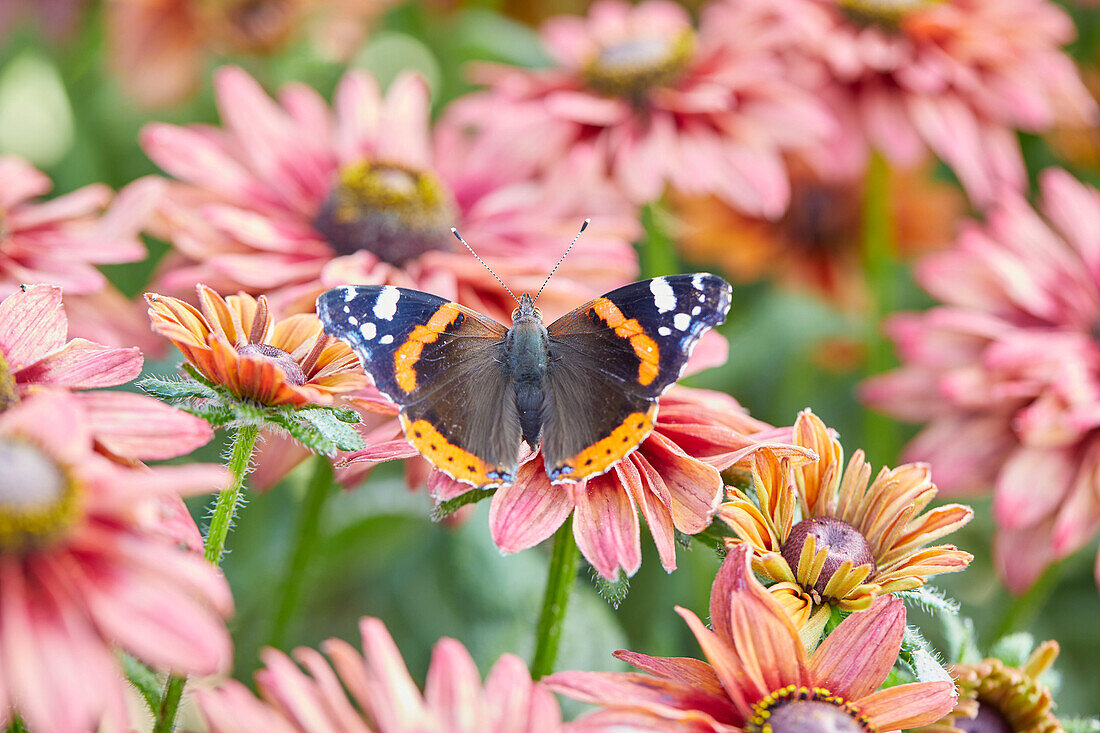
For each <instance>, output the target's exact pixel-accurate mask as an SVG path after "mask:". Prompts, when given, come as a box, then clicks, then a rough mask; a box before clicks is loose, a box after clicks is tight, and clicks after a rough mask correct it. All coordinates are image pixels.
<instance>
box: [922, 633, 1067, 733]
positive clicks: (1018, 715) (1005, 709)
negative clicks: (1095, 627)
mask: <svg viewBox="0 0 1100 733" xmlns="http://www.w3.org/2000/svg"><path fill="white" fill-rule="evenodd" d="M1058 651H1059V648H1058V642H1056V641H1044V642H1043V643H1042V644H1040V645H1039V646H1038V647H1036V649H1035V651H1033V652H1032V653H1031V656H1029V657H1028V658H1027V660H1026V661H1025V662H1024V663H1023V664H1021V665H1020V666H1019V667H1012V666H1010V665H1008V664H1005V663H1004V662H1003V661H1001V660H1000V659H997V658H995V657H991V658H988V659H983V660H982V661H981V662H978V663H977V664H956V665H954V666H952V667H951V668H950V670H949V671H950V672H951V676H952V677H954V678H955V679H956V680H958V685H959V703H958V705H956V706H955V709H954V710H952V711H951V712H950V713H949V714H948V715H946V716H944V717H943V718H942V719H941V720H938V721H936V722H935V723H933V724H931V725H926V726H923V727H921V728H918V729H917V733H967V731H985V730H1008V731H1013V730H1026V731H1028V732H1029V733H1062V724H1061V722H1059V720H1058V718H1057V717H1055V715H1054V712H1053V708H1054V700H1053V698H1052V696H1051V694H1050V689H1049V688H1047V686H1046V685H1044V684H1043V683H1042V682H1040V681H1039V677H1040V675H1042V674H1043V672H1045V671H1046V670H1047V669H1048V668H1049V667H1050V665H1052V664H1054V660H1055V659H1057V657H1058Z"/></svg>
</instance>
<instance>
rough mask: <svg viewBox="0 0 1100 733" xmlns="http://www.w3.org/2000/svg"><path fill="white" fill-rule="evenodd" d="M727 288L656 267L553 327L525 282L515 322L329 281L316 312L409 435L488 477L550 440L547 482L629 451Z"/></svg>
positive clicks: (394, 290) (502, 475)
mask: <svg viewBox="0 0 1100 733" xmlns="http://www.w3.org/2000/svg"><path fill="white" fill-rule="evenodd" d="M587 224H588V222H587V221H586V222H585V225H586V226H587ZM452 231H453V230H452ZM581 231H582V232H583V231H584V227H582V228H581ZM454 234H455V236H456V237H458V239H459V241H462V243H463V244H466V243H465V241H463V240H462V238H461V237H460V236H459V235H458V232H454ZM578 236H579V234H578ZM573 242H574V243H575V242H576V239H575V238H574V240H573ZM466 246H467V247H469V245H466ZM572 246H573V245H572V244H571V245H570V249H572ZM568 251H569V250H566V254H568ZM471 252H473V250H471ZM474 256H475V257H476V256H477V255H476V254H475V255H474ZM563 259H564V256H563ZM478 260H479V261H480V260H481V258H480V257H479V258H478ZM482 264H484V262H483V263H482ZM559 264H560V261H559ZM486 267H488V266H486ZM554 269H555V270H556V269H557V267H556V266H555V268H554ZM490 272H491V270H490ZM550 274H551V275H553V274H554V273H553V271H552V272H551V273H550ZM549 279H550V278H549V277H547V280H548V281H549ZM498 280H499V278H498ZM501 285H504V283H503V282H501ZM545 286H546V283H543V287H544V288H545ZM504 287H505V289H506V290H508V293H509V294H511V295H512V297H513V298H515V295H514V294H512V291H511V290H509V289H508V287H507V286H506V285H505V286H504ZM541 293H542V289H540V290H539V294H541ZM732 294H733V289H732V288H731V287H730V284H729V283H727V282H726V281H725V280H723V279H722V278H720V277H716V276H714V275H710V274H707V273H696V274H689V275H671V276H669V277H656V278H653V279H651V280H642V281H640V282H635V283H631V284H630V285H626V286H623V287H621V288H619V289H617V290H612V291H611V292H610V293H607V294H606V295H604V296H603V297H600V298H596V299H595V300H593V301H591V302H589V303H586V304H584V305H582V306H581V307H580V308H577V309H576V310H574V311H573V312H571V313H568V314H566V315H564V316H562V317H561V318H559V319H558V320H556V321H554V322H553V323H551V324H550V325H549V326H544V325H543V323H542V313H541V312H540V311H539V309H538V308H536V307H535V301H536V300H537V299H538V295H536V296H535V297H534V298H532V297H531V296H530V295H529V294H527V293H524V294H523V297H522V298H516V300H517V302H518V303H519V307H518V308H516V309H515V310H514V311H512V326H511V328H508V327H506V326H504V325H502V324H500V323H497V322H496V321H494V320H492V319H491V318H487V317H486V316H483V315H481V314H479V313H476V312H474V311H472V310H470V309H469V308H466V307H464V306H461V305H459V304H458V303H453V302H451V301H448V300H446V299H444V298H440V297H438V296H436V295H432V294H430V293H425V292H421V291H419V290H409V289H406V288H398V287H394V286H392V285H351V286H347V287H339V288H333V289H332V290H329V291H327V292H325V293H323V294H322V295H321V296H320V297H319V298H318V299H317V315H318V316H319V317H320V319H321V322H322V323H323V324H324V327H325V332H326V333H328V334H330V335H333V336H336V337H338V338H341V339H343V340H345V341H347V342H348V343H349V344H350V345H351V347H352V348H353V349H354V350H355V352H356V353H357V354H358V355H359V358H360V360H361V361H362V362H363V368H364V369H365V370H366V372H367V373H368V374H369V375H370V376H371V377H372V378H373V380H374V384H375V386H376V387H377V388H378V389H379V390H380V391H381V392H382V393H383V394H384V395H386V396H387V397H388V398H389V399H391V400H393V401H394V402H395V403H396V404H397V405H399V406H400V408H401V413H400V419H401V425H402V427H403V429H404V431H405V437H406V438H407V439H408V440H409V442H410V443H411V444H412V445H413V446H414V447H415V448H416V449H417V450H418V451H420V453H421V454H422V455H423V456H424V457H425V458H427V459H428V460H429V461H431V463H432V464H433V465H434V466H435V467H436V468H438V469H439V470H441V471H443V472H444V473H446V474H447V475H448V476H450V477H452V478H454V479H456V480H458V481H462V482H465V483H468V484H472V485H474V486H478V487H482V488H486V487H495V486H502V485H504V484H508V483H511V482H512V481H513V480H514V478H515V475H516V468H517V465H518V461H519V449H520V444H521V442H526V443H527V445H529V446H531V448H532V449H533V448H536V447H537V446H538V445H539V443H540V441H541V443H542V453H543V458H544V461H545V464H546V472H547V474H548V475H549V477H550V481H551V482H552V483H561V482H576V481H581V480H583V479H585V478H588V477H590V476H596V475H599V474H601V473H605V472H606V471H608V470H609V469H611V467H612V466H614V465H615V464H616V463H618V462H619V461H621V460H622V459H623V458H624V457H626V456H627V455H629V454H630V453H631V452H632V451H634V449H636V448H637V447H638V445H639V444H640V443H641V442H642V441H643V440H645V438H646V436H648V435H649V433H650V431H652V430H653V426H654V423H655V421H656V419H657V398H658V397H660V396H661V394H662V393H663V392H664V391H665V390H667V389H668V388H669V387H670V386H671V385H672V384H673V383H675V382H676V380H677V379H679V377H680V373H681V372H682V371H683V369H684V365H685V364H686V363H687V360H688V356H689V355H690V353H691V350H692V348H693V347H694V346H695V344H696V343H697V342H698V341H699V339H700V337H701V336H702V335H703V334H704V333H705V332H706V331H707V330H708V329H710V328H712V327H713V326H716V325H718V324H720V323H722V322H723V321H724V320H725V318H726V313H727V312H728V311H729V307H730V299H731V297H732Z"/></svg>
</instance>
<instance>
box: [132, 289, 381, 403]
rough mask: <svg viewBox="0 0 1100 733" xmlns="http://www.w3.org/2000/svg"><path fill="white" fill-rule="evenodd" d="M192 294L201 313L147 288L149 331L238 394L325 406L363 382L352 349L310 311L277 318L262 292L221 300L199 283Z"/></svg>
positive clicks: (268, 399) (261, 401) (261, 399)
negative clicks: (329, 333)
mask: <svg viewBox="0 0 1100 733" xmlns="http://www.w3.org/2000/svg"><path fill="white" fill-rule="evenodd" d="M198 293H199V304H200V306H201V308H202V310H201V312H200V311H199V310H197V309H195V308H194V307H192V306H190V305H188V304H187V303H184V302H183V301H181V300H177V299H176V298H170V297H167V296H164V295H157V294H156V293H146V295H145V300H146V302H148V303H149V319H150V320H151V321H152V324H153V330H154V331H157V332H158V333H160V334H161V335H162V336H165V337H166V338H168V339H169V340H170V341H171V342H172V343H174V344H175V345H176V347H177V348H178V349H179V350H180V351H181V352H182V353H183V355H184V356H185V357H186V358H187V361H189V362H191V364H192V365H194V366H195V368H196V369H198V370H199V371H200V372H202V374H203V375H204V376H205V377H206V378H207V379H209V380H210V381H211V382H214V383H215V384H219V385H221V386H223V387H225V388H226V389H227V390H229V391H230V392H231V393H232V394H234V395H236V396H237V397H240V398H242V399H246V400H252V401H255V402H258V403H260V404H263V405H293V406H295V407H301V406H302V405H306V404H309V403H313V404H319V405H328V404H331V403H332V401H333V396H334V395H337V394H345V393H348V392H352V391H354V390H357V389H362V388H363V387H365V386H366V385H367V384H368V382H367V377H366V375H365V374H364V373H363V372H362V370H361V369H360V367H359V360H358V358H357V357H356V356H355V354H354V353H353V352H352V351H351V349H350V348H348V346H347V344H345V343H343V342H342V341H339V340H337V339H330V338H329V337H328V336H326V335H325V334H324V332H323V331H322V329H321V322H320V321H319V320H317V317H316V316H314V315H311V314H300V315H295V316H291V317H289V318H286V319H284V320H282V321H278V322H275V321H274V320H273V319H272V318H271V316H270V313H269V311H268V307H267V299H266V298H265V297H264V296H262V295H261V296H260V298H259V299H258V300H257V299H255V298H253V297H252V296H250V295H246V294H244V293H239V294H237V295H231V296H229V297H228V298H225V299H223V298H222V297H221V296H220V295H218V294H217V293H216V292H214V291H213V290H211V289H210V288H208V287H206V286H205V285H199V286H198Z"/></svg>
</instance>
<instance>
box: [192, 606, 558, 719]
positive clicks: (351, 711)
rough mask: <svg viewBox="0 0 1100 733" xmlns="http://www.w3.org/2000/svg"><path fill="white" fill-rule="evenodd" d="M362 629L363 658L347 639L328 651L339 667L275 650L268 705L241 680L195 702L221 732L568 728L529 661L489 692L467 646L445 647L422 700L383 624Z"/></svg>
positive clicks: (264, 686)
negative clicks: (529, 668)
mask: <svg viewBox="0 0 1100 733" xmlns="http://www.w3.org/2000/svg"><path fill="white" fill-rule="evenodd" d="M359 629H360V632H361V633H362V638H363V651H362V653H360V652H359V651H358V650H356V649H355V648H354V647H352V646H351V645H350V644H348V643H347V642H345V641H342V640H340V639H329V640H328V641H326V642H325V643H324V644H322V645H321V648H322V649H323V650H324V652H325V654H327V655H328V657H329V659H330V660H331V663H330V662H329V661H326V660H325V658H324V656H322V655H321V654H320V653H319V652H317V651H315V650H313V649H309V648H304V647H303V648H299V649H297V650H295V651H294V660H296V661H297V662H298V663H299V664H301V665H302V667H305V671H303V670H302V669H301V668H300V667H299V666H298V665H296V664H295V663H294V660H292V659H291V658H290V657H288V656H287V655H285V654H283V653H282V652H280V651H277V650H275V649H267V650H265V651H264V652H263V654H262V657H263V661H264V664H265V667H264V669H262V670H260V671H259V672H257V673H256V686H257V687H258V688H259V691H260V697H261V698H262V699H257V698H256V697H255V696H253V694H252V693H251V692H249V690H248V688H247V687H245V686H244V685H242V684H241V683H239V682H236V681H231V682H227V683H225V684H223V685H222V686H221V687H219V688H217V689H214V690H197V691H196V692H195V697H196V699H197V700H198V704H199V708H200V710H201V711H202V714H203V716H204V717H205V718H206V721H207V723H208V724H209V726H210V730H211V733H252V731H259V730H262V731H270V733H344V731H363V732H364V733H367V732H369V731H374V732H377V733H419V732H420V731H455V733H460V732H462V733H465V732H466V731H469V732H470V733H473V732H474V731H488V732H490V733H554V732H555V731H558V730H560V729H561V710H560V709H559V708H558V701H557V700H556V699H554V695H553V693H551V692H550V691H549V690H547V689H546V688H544V687H543V686H542V685H538V684H536V683H534V682H532V681H531V677H530V675H529V674H528V671H527V665H525V664H524V663H523V661H522V660H520V659H519V657H516V656H514V655H512V654H505V655H504V656H502V657H501V658H500V659H499V660H498V661H497V663H496V664H495V665H494V666H493V669H492V670H491V671H490V672H489V676H488V677H486V678H485V683H484V685H482V682H481V677H480V675H479V674H478V671H477V667H476V666H475V665H474V660H473V659H472V658H471V657H470V654H469V652H467V651H466V649H465V647H463V646H462V644H461V643H459V642H458V641H455V640H454V639H446V638H444V639H440V640H439V642H438V643H437V644H436V646H435V649H434V651H433V653H432V659H431V664H430V665H429V667H428V677H427V681H426V682H425V684H424V693H423V694H421V692H420V690H419V689H417V687H416V683H414V682H413V680H412V678H411V677H410V676H409V672H408V669H406V667H405V663H404V662H403V661H402V659H401V653H400V651H398V649H397V645H396V644H394V642H393V638H391V637H390V635H389V632H387V631H386V627H385V626H384V625H383V624H382V622H381V621H380V620H379V619H376V618H363V619H362V620H361V621H360V622H359ZM345 690H346V692H345ZM349 695H350V699H349Z"/></svg>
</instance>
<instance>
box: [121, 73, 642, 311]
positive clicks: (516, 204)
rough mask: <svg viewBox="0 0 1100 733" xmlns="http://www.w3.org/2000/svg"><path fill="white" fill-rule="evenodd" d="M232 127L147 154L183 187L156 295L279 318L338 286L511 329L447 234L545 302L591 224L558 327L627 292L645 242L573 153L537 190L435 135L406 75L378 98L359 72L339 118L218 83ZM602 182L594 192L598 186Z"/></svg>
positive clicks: (152, 146) (495, 290)
mask: <svg viewBox="0 0 1100 733" xmlns="http://www.w3.org/2000/svg"><path fill="white" fill-rule="evenodd" d="M214 84H215V91H216V93H217V98H218V105H219V108H220V110H221V114H222V119H223V121H224V125H225V126H224V127H222V128H214V127H209V126H192V127H176V126H173V125H164V124H155V125H151V126H149V127H147V128H146V129H145V131H144V133H143V135H142V141H143V144H144V147H145V149H146V151H147V152H148V154H149V155H150V157H152V158H153V160H154V161H156V162H157V163H158V164H159V165H160V166H161V167H162V168H164V169H165V170H166V171H168V172H169V173H171V174H172V175H174V176H176V177H177V178H178V179H180V181H181V182H178V183H175V184H172V185H171V186H170V187H169V193H168V195H167V200H166V201H165V203H164V205H163V207H162V209H161V214H162V219H163V224H164V231H163V232H162V233H163V234H164V236H165V237H166V238H169V239H171V240H172V242H173V243H174V244H175V246H176V249H177V250H178V254H177V256H176V257H175V258H172V259H173V260H174V261H173V262H172V263H171V265H170V266H167V267H165V269H164V270H163V272H162V277H161V279H160V283H159V285H158V287H161V288H163V289H166V290H167V291H169V292H173V291H176V290H178V289H180V288H182V287H183V286H186V287H191V285H192V284H193V283H195V282H205V283H207V284H209V285H210V286H211V287H213V288H215V289H217V290H219V291H222V292H225V291H235V290H243V291H246V292H249V293H265V294H266V295H267V296H268V298H269V299H271V302H272V304H273V305H274V306H275V307H276V308H277V309H278V310H279V311H280V312H283V313H291V312H312V310H313V304H314V301H315V299H316V297H317V296H318V295H319V294H320V293H321V292H323V291H324V290H326V289H328V288H329V287H331V286H335V285H343V284H348V283H357V284H362V283H373V284H380V283H388V284H393V285H400V286H405V287H414V288H419V289H421V290H427V291H430V292H433V293H436V294H438V295H441V296H443V297H448V298H451V299H454V300H458V301H459V302H461V303H463V304H464V305H467V306H470V307H472V308H476V309H477V310H479V311H481V312H484V313H487V314H488V315H490V316H492V317H494V318H497V319H498V320H503V319H505V318H507V316H508V314H509V313H510V312H511V309H512V304H511V300H510V299H509V298H508V296H507V294H506V293H504V291H503V290H502V289H501V288H500V286H499V284H497V282H496V281H495V280H494V279H493V277H492V276H491V275H490V274H489V273H488V272H486V271H485V270H484V268H482V266H481V265H480V264H479V263H478V262H477V261H476V260H474V258H472V257H471V256H470V255H469V253H467V252H466V251H465V249H463V248H462V247H461V245H459V243H458V242H457V241H456V240H455V238H454V237H453V236H452V235H451V232H450V227H451V226H456V227H458V229H459V230H460V231H461V232H462V234H463V235H464V236H465V238H466V239H467V241H469V242H471V243H472V244H473V246H475V247H476V248H477V249H478V252H479V253H480V254H481V256H482V257H483V258H484V259H485V260H486V261H487V262H489V263H491V264H492V266H493V268H494V269H495V270H496V271H497V273H498V274H499V275H500V276H501V278H503V279H504V281H505V282H508V283H509V284H510V285H511V287H512V288H513V290H515V291H517V292H522V291H524V290H532V292H533V291H534V289H537V288H538V286H539V284H540V283H541V282H542V280H543V278H545V277H546V275H547V273H549V272H550V269H551V268H552V267H553V265H554V263H555V262H556V260H557V259H558V257H559V256H560V255H561V253H562V250H563V249H564V247H565V243H567V242H568V241H569V239H570V237H572V236H573V234H574V233H575V232H576V230H577V227H578V226H579V225H580V223H581V221H583V220H584V219H585V218H586V217H591V219H592V226H590V227H589V228H588V231H587V232H586V233H585V235H584V237H582V238H581V239H580V241H579V242H578V243H577V247H576V248H575V250H574V252H573V254H571V255H570V256H569V258H568V259H567V260H566V261H565V262H564V263H563V265H562V267H561V270H559V273H558V274H556V275H555V277H554V279H553V280H551V282H550V284H549V286H548V287H547V290H546V292H545V293H544V295H543V298H542V299H541V300H540V304H543V303H545V305H543V311H544V312H545V313H547V315H548V316H550V315H551V314H552V313H554V314H561V313H564V312H566V311H567V310H569V309H570V308H573V307H575V306H576V305H577V304H578V303H582V302H584V301H585V300H586V299H588V298H592V297H595V296H597V295H599V294H601V293H602V292H605V291H606V290H608V289H610V288H611V287H615V286H618V285H621V284H623V283H624V282H626V281H629V280H630V279H632V278H633V276H634V275H635V274H636V272H637V259H636V256H635V253H634V250H633V247H632V246H631V245H630V242H631V241H632V239H633V238H634V237H635V236H636V235H638V234H639V232H640V230H639V227H638V224H637V221H636V219H635V216H634V214H635V212H634V210H633V208H632V207H629V206H628V205H626V203H625V202H624V201H623V200H622V198H621V197H620V196H618V195H617V194H615V192H614V191H613V190H611V189H610V187H609V186H608V185H607V184H606V183H601V182H600V181H599V180H598V179H596V176H595V169H594V166H593V165H592V163H591V161H586V160H584V159H583V157H582V156H571V158H570V160H571V163H572V164H573V165H571V166H570V168H569V169H568V170H567V171H565V172H563V174H562V175H560V176H558V177H556V178H553V179H550V180H547V181H545V182H540V183H538V184H536V183H533V182H530V181H529V180H525V179H524V175H525V173H524V170H523V169H522V166H520V165H512V163H511V161H510V160H509V159H507V158H503V157H501V156H500V155H498V152H499V151H496V150H491V149H489V148H488V146H487V145H480V144H478V143H476V141H474V140H472V138H471V137H470V136H469V135H468V134H467V133H466V132H465V131H464V130H463V129H461V128H459V127H455V126H446V125H444V126H442V127H437V129H436V130H435V132H434V136H433V134H431V133H430V132H429V114H428V113H429V110H428V107H429V99H428V89H427V86H426V85H425V83H424V81H423V80H422V79H421V78H420V77H418V76H415V75H411V74H405V75H402V76H400V77H399V78H398V79H397V80H395V81H394V82H393V84H392V85H391V86H390V88H389V91H388V92H387V94H386V95H385V96H384V97H383V96H382V94H381V92H380V91H379V89H378V84H377V83H376V82H375V81H374V79H373V78H371V77H370V76H368V75H366V74H364V73H361V72H357V71H352V72H349V73H348V74H347V75H346V76H345V77H344V78H343V80H342V81H341V82H340V84H339V87H338V89H337V91H336V96H335V100H334V103H333V109H331V110H330V109H329V108H328V107H327V106H326V104H325V103H324V101H323V100H322V99H321V98H320V97H319V96H318V95H317V93H316V92H314V91H313V90H312V89H309V88H308V87H306V86H304V85H300V84H298V85H289V86H287V87H284V88H283V90H282V91H281V92H280V95H279V102H278V103H276V102H275V101H273V100H272V99H271V98H270V97H268V96H267V94H265V93H264V91H263V90H262V89H261V88H260V86H259V84H257V83H256V82H255V81H254V80H253V79H252V78H251V77H250V76H248V75H247V74H246V73H245V72H244V71H242V70H240V69H237V68H223V69H221V70H219V71H218V72H217V74H216V75H215V79H214ZM590 181H591V183H590Z"/></svg>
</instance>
